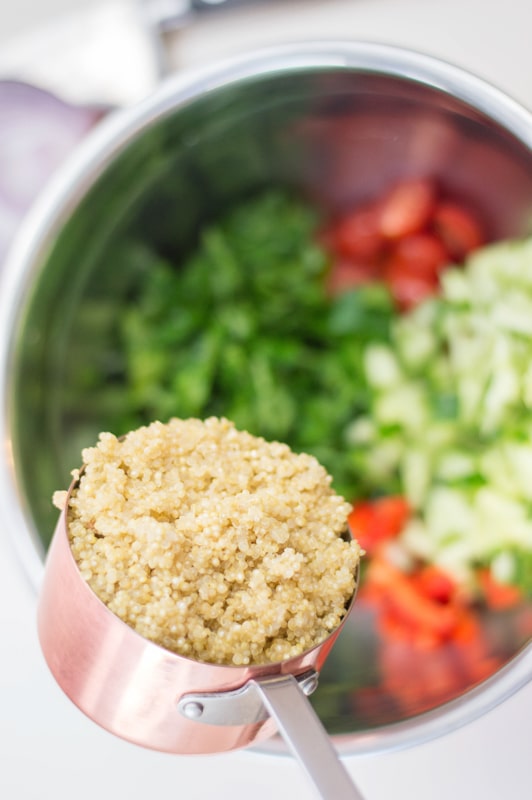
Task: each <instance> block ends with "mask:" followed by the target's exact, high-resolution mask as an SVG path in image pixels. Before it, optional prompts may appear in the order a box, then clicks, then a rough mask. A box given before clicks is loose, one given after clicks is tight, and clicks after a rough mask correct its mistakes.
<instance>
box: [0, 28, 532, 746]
mask: <svg viewBox="0 0 532 800" xmlns="http://www.w3.org/2000/svg"><path fill="white" fill-rule="evenodd" d="M320 68H322V69H330V68H335V69H339V70H346V71H349V70H355V69H356V70H361V71H364V72H372V73H375V74H381V75H383V76H389V77H397V78H403V79H406V80H407V81H412V82H415V83H419V84H422V85H426V86H427V87H429V88H433V89H437V90H439V91H441V92H443V93H444V94H447V95H449V96H452V97H453V98H455V99H458V100H460V101H462V102H464V103H465V104H466V105H469V106H471V107H472V108H473V109H475V110H477V111H479V112H481V113H483V114H484V115H486V116H487V117H489V118H491V119H492V120H493V121H495V122H496V123H498V124H500V125H501V126H502V127H503V128H505V129H507V130H508V131H509V132H510V133H511V134H512V135H513V136H514V137H515V138H516V139H518V140H520V141H521V142H522V143H523V144H524V145H525V146H528V147H529V148H531V149H532V113H531V112H529V111H528V110H527V109H525V108H524V107H523V106H521V105H520V104H519V103H518V102H517V101H515V100H513V99H512V98H511V97H509V96H508V94H506V93H505V92H502V91H501V90H500V89H498V88H496V87H495V86H493V85H492V84H490V83H488V82H486V81H485V80H484V79H482V78H480V77H477V76H476V75H474V74H472V73H471V72H469V71H467V70H465V69H463V68H462V67H458V66H456V65H454V64H451V63H449V62H447V61H444V60H442V59H440V58H437V57H434V56H432V55H427V54H424V53H421V52H418V51H415V50H410V49H407V48H404V47H399V46H396V45H389V44H382V43H377V42H369V41H351V40H349V41H347V40H345V41H343V40H326V41H316V42H310V43H308V42H307V43H304V44H302V43H300V42H298V43H293V44H290V43H289V44H283V45H278V46H273V47H268V48H263V49H261V50H258V51H255V52H253V53H248V54H244V55H239V56H237V57H232V58H226V59H224V60H222V61H218V62H216V63H213V64H210V65H209V66H207V67H203V68H199V69H198V68H195V69H190V70H187V71H186V72H184V73H182V74H176V75H172V76H170V77H168V78H166V79H165V80H164V82H163V83H161V85H160V86H159V87H158V88H156V89H155V91H154V92H153V93H151V94H150V95H149V96H148V97H147V98H145V99H144V100H142V101H140V102H139V103H137V104H135V105H133V106H130V107H127V108H123V109H120V110H116V111H114V112H113V113H112V114H111V115H110V116H109V117H108V118H107V119H105V120H103V121H102V122H101V123H99V125H98V126H97V127H96V128H95V129H94V130H93V131H92V132H91V133H90V134H89V135H88V136H87V138H86V139H85V141H83V142H82V143H81V144H80V146H79V147H78V148H76V150H75V152H74V153H73V154H72V155H71V156H70V157H69V158H68V159H67V161H66V162H65V164H64V165H63V166H62V167H60V169H59V170H58V172H57V173H56V174H55V176H54V177H53V178H52V180H51V181H50V182H49V183H48V185H47V186H46V188H45V189H44V191H43V192H42V193H41V194H40V195H39V197H38V198H37V200H36V202H35V204H34V205H33V207H32V208H31V209H30V211H29V213H28V214H27V216H26V217H25V219H24V221H23V223H22V224H21V226H20V228H19V230H18V232H17V235H16V237H15V239H14V241H13V243H12V246H11V248H10V250H9V252H8V256H7V259H6V261H5V263H4V266H3V269H2V270H1V272H0V393H1V397H0V404H1V405H0V437H1V439H2V441H3V442H4V448H3V455H2V457H1V458H0V517H1V519H2V521H3V526H2V527H3V529H4V531H5V532H6V536H7V540H8V547H9V549H10V550H11V551H12V553H13V556H14V558H15V560H16V561H18V562H19V565H20V567H21V571H22V572H23V573H24V575H25V577H26V579H27V580H28V581H29V583H30V584H31V587H32V589H33V590H34V591H38V590H39V587H40V584H41V580H42V576H43V572H44V561H45V551H44V547H43V545H42V543H41V542H40V541H39V540H38V537H37V535H36V532H35V531H34V530H33V528H32V522H31V519H30V515H29V512H28V511H27V510H26V509H25V508H24V501H23V498H22V493H21V491H20V489H19V487H18V486H17V480H16V475H15V468H14V453H13V447H12V441H11V433H10V431H11V426H10V420H11V416H12V409H11V408H10V402H9V396H8V386H9V376H10V373H11V367H12V363H13V358H14V353H13V350H14V331H15V329H16V322H17V318H18V316H17V315H18V313H19V311H20V309H21V307H22V303H23V300H24V297H25V295H26V292H27V291H28V289H29V287H30V285H31V284H32V282H33V280H34V279H35V278H36V276H37V275H38V273H39V268H40V266H41V265H42V263H43V262H44V257H45V254H46V253H47V252H48V251H49V250H50V249H51V247H52V245H53V241H54V238H55V237H56V235H57V234H58V232H59V231H60V230H61V228H62V226H63V224H64V222H65V221H66V219H67V218H68V217H69V215H70V214H71V213H72V212H73V210H74V209H75V208H76V207H77V205H78V204H79V203H80V201H81V199H82V198H83V196H84V195H85V194H86V192H87V191H88V190H89V189H90V188H91V187H92V186H93V184H94V183H95V182H96V180H97V179H98V178H99V177H100V176H101V175H102V174H103V173H104V172H105V170H106V168H107V166H108V165H109V164H110V163H111V162H112V160H113V159H114V158H115V156H117V155H118V154H119V153H120V152H122V151H123V150H124V149H125V148H126V147H127V146H128V145H129V144H130V142H131V141H132V140H133V138H135V137H137V136H138V135H140V134H141V133H142V132H143V131H144V130H145V129H146V128H148V127H149V126H150V125H152V124H153V123H155V122H156V121H159V120H160V119H162V118H164V117H165V116H167V115H168V114H170V113H174V112H175V111H177V110H179V109H180V108H183V107H186V106H187V105H189V104H191V103H193V102H194V101H195V100H197V99H199V98H200V97H202V96H203V95H205V94H206V93H210V92H214V91H216V90H220V89H223V88H224V87H227V86H230V85H232V84H237V83H240V82H242V81H244V80H247V79H261V78H263V77H265V76H267V75H274V74H279V75H280V74H282V73H293V72H295V71H305V70H316V69H320ZM531 678H532V642H531V643H529V644H528V645H526V646H525V647H524V648H522V650H520V651H519V652H518V653H517V654H516V655H515V656H514V657H513V658H512V659H511V660H510V661H509V662H508V663H507V664H506V665H505V666H503V667H502V668H501V669H499V670H498V671H497V672H496V673H495V674H494V675H492V676H491V677H490V678H488V679H486V680H484V681H483V682H482V683H480V684H479V685H477V686H475V687H474V688H472V689H470V690H469V691H467V692H466V693H465V694H463V695H460V696H459V697H457V698H455V699H454V700H451V701H450V702H448V703H445V704H443V705H440V706H438V707H437V708H435V709H433V710H431V711H428V712H425V713H423V714H420V715H418V716H415V717H412V718H409V719H406V720H403V721H400V722H396V723H393V724H388V725H383V726H381V727H378V728H375V729H370V730H367V731H362V732H353V733H350V734H334V735H333V736H332V738H333V741H334V744H335V746H336V748H337V749H338V750H339V751H340V752H341V753H344V754H350V755H358V754H369V753H377V752H385V751H393V750H398V749H403V748H405V747H410V746H414V745H418V744H421V743H423V742H426V741H429V740H431V739H434V738H436V737H439V736H442V735H446V734H448V733H450V732H451V731H453V730H455V729H457V728H459V727H461V726H463V725H465V724H468V723H469V722H472V721H473V720H475V719H477V718H478V717H480V716H482V715H484V714H485V713H487V712H488V711H490V710H491V709H493V708H494V707H495V706H497V705H498V704H500V703H502V702H503V701H505V700H506V699H507V698H509V697H510V696H511V695H512V694H514V693H516V692H517V691H518V690H519V689H521V688H522V687H523V686H524V685H525V684H526V683H528V682H529V681H530V680H531ZM260 750H261V751H262V752H269V753H276V754H287V750H286V747H285V745H284V743H283V742H281V741H280V740H279V741H278V740H275V739H274V740H272V741H271V742H269V743H264V744H263V745H262V746H261V747H260Z"/></svg>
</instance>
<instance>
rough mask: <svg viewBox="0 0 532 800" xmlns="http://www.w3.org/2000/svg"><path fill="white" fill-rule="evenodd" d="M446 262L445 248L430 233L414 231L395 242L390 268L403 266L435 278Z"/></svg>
mask: <svg viewBox="0 0 532 800" xmlns="http://www.w3.org/2000/svg"><path fill="white" fill-rule="evenodd" d="M448 262H449V254H448V252H447V250H446V249H445V247H444V246H443V244H442V243H441V242H440V240H439V239H438V238H437V237H436V236H434V235H433V234H432V233H415V234H412V235H411V236H405V237H403V238H402V239H400V240H399V241H398V242H396V243H395V245H394V247H393V250H392V257H391V259H390V264H391V268H392V269H396V270H401V268H403V269H404V270H406V271H407V272H409V273H411V274H418V275H423V276H427V277H430V278H437V277H438V275H439V273H440V271H441V269H442V267H444V266H445V264H447V263H448ZM389 266H390V265H389Z"/></svg>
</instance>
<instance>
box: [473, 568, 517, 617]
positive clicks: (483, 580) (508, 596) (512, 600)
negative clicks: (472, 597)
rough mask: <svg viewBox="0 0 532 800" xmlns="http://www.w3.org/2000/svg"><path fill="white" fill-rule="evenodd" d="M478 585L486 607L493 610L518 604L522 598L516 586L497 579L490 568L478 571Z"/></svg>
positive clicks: (501, 609)
mask: <svg viewBox="0 0 532 800" xmlns="http://www.w3.org/2000/svg"><path fill="white" fill-rule="evenodd" d="M478 579H479V583H480V587H481V589H482V592H483V594H484V599H485V601H486V605H487V606H488V608H491V609H492V610H493V611H504V610H506V609H509V608H513V607H514V606H516V605H518V604H519V602H520V601H521V600H522V599H523V595H522V593H521V590H520V589H519V588H518V587H517V586H512V585H511V584H507V583H500V582H499V581H497V580H496V579H495V578H494V577H493V575H492V573H491V570H490V569H481V570H479V571H478Z"/></svg>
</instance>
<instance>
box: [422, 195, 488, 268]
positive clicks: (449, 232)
mask: <svg viewBox="0 0 532 800" xmlns="http://www.w3.org/2000/svg"><path fill="white" fill-rule="evenodd" d="M433 226H434V230H435V232H436V233H437V235H438V236H439V237H440V239H441V241H442V242H443V244H444V245H445V247H446V248H447V250H448V251H449V253H450V255H451V256H452V257H453V258H454V259H456V260H458V261H462V260H463V259H464V258H465V256H467V255H468V253H471V252H472V251H473V250H475V249H476V248H477V247H480V246H481V245H482V244H483V243H484V240H485V237H484V232H483V230H482V225H481V224H480V222H479V221H478V220H477V219H476V218H475V216H474V215H473V214H472V213H471V212H470V211H468V210H466V209H465V208H463V207H462V206H461V205H458V203H450V202H444V203H439V204H438V205H437V207H436V209H435V211H434V217H433Z"/></svg>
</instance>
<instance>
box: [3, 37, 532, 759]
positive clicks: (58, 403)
mask: <svg viewBox="0 0 532 800" xmlns="http://www.w3.org/2000/svg"><path fill="white" fill-rule="evenodd" d="M531 146H532V121H531V117H530V114H529V113H528V112H527V111H526V110H524V109H522V108H521V107H520V106H518V105H517V104H516V103H514V102H513V101H512V100H511V99H509V98H507V97H506V96H504V95H503V94H501V93H500V92H499V91H497V90H496V89H494V88H492V87H491V86H488V85H486V84H485V83H483V82H482V81H481V80H478V79H477V78H475V77H474V76H471V75H469V74H467V73H464V72H462V71H461V70H459V69H457V68H455V67H453V66H451V65H448V64H445V63H442V62H439V61H437V60H434V59H432V58H429V57H426V56H423V55H419V54H416V53H411V52H408V51H404V50H400V49H396V48H391V47H387V46H382V45H378V44H371V43H334V42H333V43H316V44H313V45H297V46H283V47H282V48H275V49H271V50H268V51H265V52H261V53H258V54H254V55H251V56H249V57H244V58H239V59H237V60H234V61H231V62H225V63H224V64H221V65H218V66H216V67H213V68H209V69H207V70H205V71H200V72H197V73H194V74H190V75H185V76H179V75H178V76H175V77H173V78H171V79H170V80H169V81H167V82H165V83H164V84H163V85H162V86H161V87H160V89H159V90H158V91H157V92H155V94H154V95H153V96H152V97H150V98H149V99H147V100H146V101H144V102H143V103H141V104H140V105H139V106H137V107H135V108H131V109H126V110H124V111H120V112H118V113H117V114H115V115H113V116H112V117H111V118H110V119H108V120H106V121H105V122H103V123H102V124H101V126H100V127H99V128H98V129H97V130H96V132H95V133H94V134H93V135H92V136H91V137H90V138H89V140H88V141H87V142H86V145H85V146H84V147H82V148H81V149H80V151H79V153H78V154H77V155H76V157H75V158H74V159H73V160H72V161H71V162H70V163H69V164H68V165H67V167H66V168H65V169H64V170H63V171H62V172H61V174H60V175H58V177H57V180H56V181H55V182H54V183H53V185H52V186H51V187H50V189H49V191H48V193H47V194H46V196H45V197H44V198H43V199H42V201H41V202H40V203H39V204H38V205H37V207H36V208H35V209H34V210H33V212H32V213H31V214H30V217H29V218H28V220H27V223H26V225H25V227H24V229H23V231H22V233H21V235H20V237H19V238H18V241H17V243H16V244H15V247H14V249H13V251H12V254H11V258H10V260H9V262H8V264H7V268H6V270H5V275H4V276H3V278H4V284H3V287H2V296H1V298H0V302H1V303H2V311H3V313H2V319H1V323H0V324H1V325H2V328H3V330H2V331H1V334H2V335H1V336H0V341H1V345H0V346H1V348H2V349H1V369H2V375H1V380H2V403H3V412H2V415H1V417H2V421H1V424H2V425H3V426H4V428H3V438H4V441H5V442H6V443H7V444H6V447H4V451H3V456H2V464H1V469H2V473H1V476H0V477H1V480H0V491H1V498H0V500H1V503H0V505H1V506H2V513H3V514H4V517H5V520H4V527H6V528H7V529H8V530H9V532H10V534H11V536H12V539H13V542H14V544H15V546H16V548H17V551H18V553H19V555H20V557H21V560H22V564H23V566H24V568H25V570H26V572H27V574H28V575H29V576H30V577H31V579H32V581H33V582H34V583H35V584H38V583H39V582H40V580H41V575H42V572H43V559H44V556H45V553H46V550H47V548H48V545H49V542H50V539H51V536H52V532H53V530H54V526H55V522H56V514H55V512H54V509H53V508H52V506H51V502H50V498H51V495H52V492H53V491H54V490H55V489H58V488H65V487H66V486H67V485H68V483H69V475H70V471H71V470H72V469H73V468H74V467H75V466H76V465H77V464H78V462H79V453H80V450H81V448H82V447H84V446H86V445H89V444H91V443H93V442H94V440H95V438H96V436H97V434H98V432H99V431H101V430H105V429H106V428H107V427H108V420H109V408H108V407H107V406H106V404H105V403H103V402H101V395H100V393H98V391H94V390H92V389H91V386H92V384H91V380H92V377H91V376H93V375H94V374H95V373H96V374H99V375H100V376H102V375H103V376H104V381H105V382H106V384H107V385H110V386H112V387H114V392H113V399H114V402H115V403H120V392H121V391H122V390H123V386H124V383H123V382H124V375H123V368H122V366H123V365H122V363H121V354H120V352H119V351H117V348H116V336H115V334H116V325H117V319H118V318H119V316H120V315H119V311H120V308H121V307H122V306H123V305H124V304H126V303H129V302H131V297H132V296H134V291H135V281H136V279H137V271H136V269H137V265H136V264H134V263H131V262H130V261H128V259H125V258H123V256H122V253H123V249H122V247H121V244H122V242H123V241H125V240H127V239H128V238H129V237H132V236H134V237H135V238H136V239H137V240H138V239H140V240H141V241H144V242H145V243H146V244H148V245H149V246H150V247H151V248H155V249H158V250H160V251H162V252H171V253H172V254H173V256H174V257H175V258H179V257H180V256H181V255H182V254H184V253H187V251H189V250H190V248H191V247H192V245H193V243H194V241H195V237H196V235H197V232H198V230H199V229H200V228H201V227H202V226H203V225H204V224H205V223H206V222H208V221H211V220H214V219H216V218H217V217H219V215H220V214H221V213H222V212H223V211H224V210H225V209H226V208H228V207H229V206H232V205H234V204H235V203H237V202H238V201H240V200H243V199H244V198H247V197H249V196H251V195H252V194H253V193H255V192H258V191H260V190H261V189H265V188H267V187H272V186H274V187H283V188H286V189H289V190H294V191H295V192H297V193H300V194H302V195H303V196H305V197H311V198H313V199H315V200H316V202H317V203H319V205H320V206H321V207H322V208H325V209H327V210H328V211H330V212H334V211H335V210H338V209H341V208H343V207H345V206H346V205H347V204H350V203H356V202H357V201H358V200H361V199H364V198H365V197H367V196H368V195H371V194H378V192H379V191H382V190H383V189H385V187H387V186H389V185H390V183H391V182H393V181H397V180H400V179H401V178H403V177H409V176H412V175H420V174H427V173H429V174H431V175H432V176H434V177H435V178H436V179H437V180H438V182H439V183H440V184H441V185H442V186H443V187H445V188H446V189H448V190H449V191H450V192H456V193H459V194H462V195H465V196H467V198H468V199H469V201H470V203H471V204H472V205H473V206H474V207H476V208H478V209H479V210H480V211H481V214H482V217H483V219H485V220H486V221H487V223H488V226H489V234H490V237H492V238H494V239H498V238H504V237H511V236H518V235H520V234H524V233H525V232H527V230H529V225H530V219H531V218H532V155H531ZM98 313H99V317H98V318H97V324H95V315H97V314H98ZM109 397H110V395H109V394H107V402H108V401H109ZM116 433H123V431H116ZM482 625H483V627H484V630H485V632H486V636H487V640H488V642H489V652H488V654H487V655H488V657H489V658H491V661H489V663H490V664H495V665H496V666H494V667H492V669H491V671H490V670H488V671H484V672H481V671H479V673H478V676H477V677H476V678H471V677H464V679H463V680H462V682H461V683H460V682H458V684H456V683H455V684H454V685H453V688H452V690H449V687H448V686H447V685H446V684H445V681H440V678H439V672H438V667H439V665H441V661H440V659H441V657H442V652H441V651H438V652H437V653H436V654H434V653H430V652H427V654H426V656H424V657H422V658H420V659H419V660H418V661H417V662H415V663H413V664H412V676H411V679H412V683H413V685H416V686H417V687H418V689H419V687H420V686H422V685H425V689H423V690H421V691H416V692H414V693H413V694H412V699H411V702H406V703H403V704H397V703H396V702H395V701H394V700H393V699H392V698H391V697H390V696H389V694H388V693H387V691H386V690H385V689H384V688H383V680H382V678H383V675H382V670H383V666H382V664H381V662H380V660H379V648H380V641H379V635H378V634H377V633H376V630H375V625H374V620H373V618H372V614H371V612H370V611H369V610H368V609H367V608H365V607H364V605H363V604H362V603H361V604H360V607H359V606H358V603H357V606H356V608H355V611H354V613H353V614H351V615H350V618H349V620H348V621H347V623H346V625H345V626H344V627H343V629H342V631H341V634H340V636H339V637H338V640H337V642H336V645H335V647H334V649H333V651H332V652H331V654H330V657H329V659H328V661H327V664H326V665H325V666H324V668H323V671H322V673H321V678H320V687H319V689H318V691H317V692H316V693H315V694H314V695H313V696H312V703H313V705H314V707H315V709H316V710H317V712H318V714H319V716H320V718H321V720H322V721H323V723H324V725H325V727H326V729H327V730H328V732H329V733H330V734H331V735H332V736H333V740H334V742H335V744H336V745H337V747H338V749H340V750H343V751H345V752H353V753H356V752H366V751H378V750H382V749H387V748H391V747H398V746H403V745H409V744H413V743H417V742H419V741H423V740H425V739H427V738H430V737H433V736H437V735H440V734H442V733H444V732H446V731H448V730H450V729H452V728H454V727H456V726H458V725H460V724H463V723H465V722H467V721H469V720H471V719H473V718H475V717H477V716H479V715H480V714H482V713H484V712H485V711H486V710H488V709H489V708H491V707H492V706H494V705H495V704H497V703H499V702H501V701H502V700H504V699H505V698H506V697H508V696H509V695H510V694H511V693H513V692H514V691H516V690H517V689H518V688H519V687H520V686H522V685H523V684H524V683H525V682H526V681H527V680H528V679H529V676H530V675H531V674H532V648H531V646H530V645H529V644H528V641H529V639H528V637H529V635H530V631H528V630H527V629H526V626H523V625H514V624H513V621H512V617H511V614H507V613H505V614H494V613H489V614H486V616H485V618H483V619H482ZM444 650H445V648H444ZM396 655H397V658H400V657H401V654H400V653H397V654H396ZM448 656H449V654H445V653H443V657H444V658H447V657H448ZM492 657H493V658H492ZM261 747H263V748H268V749H269V750H270V751H274V752H284V751H285V750H286V748H285V745H284V743H283V742H282V741H281V740H280V739H274V740H272V742H271V743H269V744H266V743H263V744H262V745H261Z"/></svg>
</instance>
